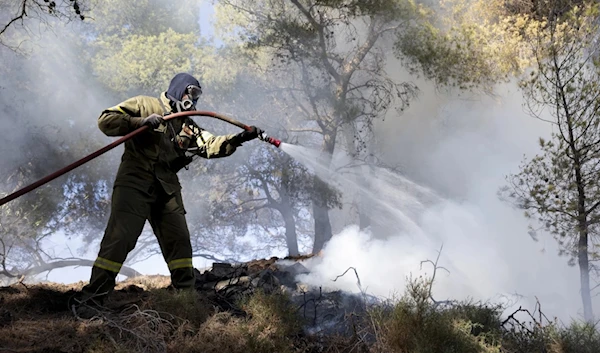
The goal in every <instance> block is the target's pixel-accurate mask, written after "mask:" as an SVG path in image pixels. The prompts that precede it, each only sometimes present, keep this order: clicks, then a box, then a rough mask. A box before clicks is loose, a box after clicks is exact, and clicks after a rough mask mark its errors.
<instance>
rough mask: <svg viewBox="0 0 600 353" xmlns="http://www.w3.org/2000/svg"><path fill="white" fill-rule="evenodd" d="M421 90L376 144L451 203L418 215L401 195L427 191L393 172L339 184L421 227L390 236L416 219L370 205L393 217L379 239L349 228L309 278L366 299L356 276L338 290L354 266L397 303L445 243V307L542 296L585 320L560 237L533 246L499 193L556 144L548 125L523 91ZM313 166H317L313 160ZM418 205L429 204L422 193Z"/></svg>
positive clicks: (547, 304) (548, 307)
mask: <svg viewBox="0 0 600 353" xmlns="http://www.w3.org/2000/svg"><path fill="white" fill-rule="evenodd" d="M420 87H425V88H426V89H424V92H423V94H422V95H421V97H420V99H419V100H418V101H417V102H416V103H415V104H413V107H412V108H411V109H409V110H408V111H407V112H406V114H405V115H403V116H401V117H400V118H399V120H395V121H394V120H391V119H388V120H387V121H385V122H383V123H382V124H381V125H380V126H379V130H378V132H377V136H378V138H377V140H378V141H379V142H380V143H381V144H382V146H383V150H384V152H385V155H386V160H387V162H390V163H393V164H398V165H400V166H402V174H405V175H408V176H410V179H411V180H412V181H414V182H416V183H417V184H420V187H429V188H431V192H432V193H435V194H437V195H439V196H440V197H441V200H442V201H439V200H438V201H436V202H429V203H422V204H421V205H420V207H417V212H414V210H415V207H409V206H410V205H409V204H410V202H409V201H410V200H412V199H411V198H407V197H406V196H407V195H409V192H407V191H402V190H405V189H407V188H408V189H412V190H413V193H414V191H415V190H416V189H417V187H416V186H410V183H407V182H406V181H403V179H402V178H400V177H398V178H390V177H389V176H386V173H388V172H387V171H385V172H384V171H383V170H379V171H377V170H375V171H374V172H371V173H370V174H368V177H367V179H368V183H367V184H365V185H361V186H360V187H357V185H349V184H348V183H347V182H346V183H345V184H344V180H341V181H340V182H341V183H342V184H344V190H345V191H346V194H347V195H348V194H354V193H357V192H359V193H360V192H362V193H364V194H368V195H371V196H372V198H373V199H379V200H382V202H385V204H386V205H389V204H394V205H395V207H396V210H397V212H399V213H401V214H403V215H404V216H408V217H409V218H410V219H411V220H413V221H414V222H415V223H416V224H418V225H419V227H420V228H419V229H417V230H415V229H411V228H408V227H393V229H392V230H391V231H390V223H392V224H393V223H395V224H396V225H402V224H403V223H406V221H405V220H403V217H404V216H402V217H399V216H398V215H394V213H393V212H392V213H390V212H389V210H388V212H387V213H386V210H385V208H386V207H387V206H386V207H381V203H379V205H378V206H379V207H370V209H371V210H372V212H371V214H370V216H372V218H374V219H377V218H378V217H379V218H384V219H388V222H387V224H384V229H381V224H382V223H381V222H378V223H379V226H380V228H379V229H378V230H377V231H375V230H374V229H377V227H372V228H371V229H367V230H364V231H360V230H359V229H358V226H356V225H346V226H343V227H342V229H341V231H339V233H338V234H337V235H335V236H334V238H333V239H332V240H331V242H329V243H328V244H327V246H326V247H325V249H324V251H323V254H322V257H316V258H313V259H311V260H310V261H309V262H308V265H307V266H308V267H309V268H310V269H311V270H312V274H311V275H308V276H303V277H302V280H303V281H305V282H308V283H310V284H312V285H319V286H324V287H326V288H331V289H336V288H337V289H344V290H348V291H353V292H358V291H359V286H358V285H357V279H356V277H355V275H354V273H353V272H349V273H347V274H346V275H345V276H344V277H341V278H339V279H337V280H336V281H333V280H334V279H335V278H336V277H337V276H338V275H340V274H342V273H343V272H344V271H346V270H347V269H348V268H349V267H354V268H356V270H357V273H358V275H359V277H360V281H361V285H362V289H364V290H366V292H367V293H368V294H371V295H376V296H380V297H386V298H389V297H391V296H397V295H401V294H402V293H403V291H404V288H405V285H406V281H407V278H408V277H409V276H412V277H418V276H420V275H425V276H430V275H432V273H433V272H432V271H433V266H432V265H431V263H427V262H426V263H421V262H422V261H425V260H431V261H435V260H436V257H437V256H438V251H439V250H440V249H441V248H442V246H443V248H442V251H441V255H440V258H439V263H438V265H439V266H443V267H444V268H446V269H447V270H448V272H446V271H444V270H438V272H437V274H436V281H435V284H434V298H435V299H436V300H446V299H453V300H466V299H473V300H478V301H488V300H489V301H493V302H500V303H505V304H507V305H512V306H513V307H514V306H516V307H518V306H519V305H523V306H524V307H528V308H533V306H534V305H535V302H536V300H537V299H539V301H540V303H541V305H542V307H543V310H544V312H545V313H546V314H548V315H551V316H556V317H558V318H559V319H561V320H564V321H565V322H568V321H569V320H570V318H575V317H576V318H581V317H582V314H581V304H580V302H581V301H580V296H579V275H578V269H577V268H576V267H570V266H568V265H567V260H568V259H567V258H565V257H559V256H558V248H557V245H556V243H555V241H554V239H552V237H551V235H548V234H542V235H541V236H540V238H539V241H538V242H535V241H534V240H533V239H532V238H531V237H530V236H529V235H528V220H527V219H525V217H524V216H523V213H522V211H519V210H515V209H513V208H511V207H510V205H508V204H507V203H504V202H502V201H500V200H499V198H498V196H497V191H498V189H499V188H500V187H501V186H503V185H505V184H504V181H505V176H506V175H507V174H509V173H516V172H518V166H519V163H520V162H521V161H522V159H523V156H525V155H526V156H528V157H532V156H533V155H535V153H536V152H537V151H538V147H537V144H536V142H537V140H538V138H539V137H544V136H548V134H549V133H550V126H549V124H547V123H543V122H541V121H539V120H536V119H534V118H531V117H529V116H528V115H527V114H526V113H525V111H524V110H523V108H522V103H523V100H522V97H521V96H520V94H519V92H518V90H517V89H516V85H514V84H508V85H506V86H504V87H501V88H500V89H499V91H498V96H496V97H494V98H490V97H479V98H476V99H469V100H465V99H460V98H454V99H448V98H447V97H446V98H444V97H442V96H439V95H437V94H436V92H435V90H434V89H432V88H431V87H429V90H427V87H428V86H427V84H421V85H420ZM292 155H295V153H294V151H292ZM304 158H306V159H307V160H316V156H306V151H305V153H304ZM334 160H335V158H334ZM315 168H316V169H319V166H316V167H313V169H315ZM322 172H323V171H322ZM329 179H331V176H330V178H329ZM338 179H339V178H338ZM421 194H422V193H421ZM418 199H419V200H425V198H424V196H423V195H421V196H420V197H419V198H418ZM376 204H377V203H376ZM411 210H412V211H413V212H412V214H411V212H410V211H411ZM381 231H383V232H384V234H386V236H384V237H383V238H382V237H381V233H380V232H381ZM536 298H537V299H536ZM595 304H596V305H598V304H600V302H599V301H598V300H596V303H595Z"/></svg>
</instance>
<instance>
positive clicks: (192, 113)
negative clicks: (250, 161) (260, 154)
mask: <svg viewBox="0 0 600 353" xmlns="http://www.w3.org/2000/svg"><path fill="white" fill-rule="evenodd" d="M184 116H208V117H212V118H215V119H219V120H222V121H225V122H228V123H230V124H232V125H235V126H237V127H239V128H242V129H244V130H247V131H249V130H251V128H250V126H248V125H245V124H242V123H241V122H239V121H236V120H234V119H232V118H230V117H228V116H225V115H222V114H218V113H213V112H208V111H201V110H194V111H189V112H180V113H174V114H169V115H166V116H164V117H163V118H164V120H171V119H175V118H180V117H184ZM146 130H148V126H142V127H140V128H138V129H136V130H134V131H132V132H130V133H129V134H127V135H125V136H123V137H121V138H119V139H118V140H116V141H115V142H113V143H111V144H109V145H106V146H104V147H102V148H101V149H99V150H97V151H96V152H94V153H91V154H89V155H87V156H85V157H83V158H81V159H80V160H78V161H76V162H73V163H71V164H69V165H68V166H66V167H64V168H62V169H60V170H57V171H56V172H54V173H52V174H50V175H47V176H46V177H44V178H42V179H40V180H38V181H36V182H34V183H32V184H30V185H27V186H26V187H24V188H22V189H19V190H17V191H15V192H13V193H12V194H10V195H8V196H6V197H3V198H2V199H0V206H2V205H4V204H5V203H7V202H10V201H12V200H14V199H16V198H18V197H20V196H22V195H25V194H26V193H28V192H30V191H33V190H35V189H36V188H38V187H40V186H42V185H44V184H46V183H48V182H50V181H52V180H54V179H56V178H58V177H59V176H61V175H63V174H66V173H68V172H70V171H71V170H73V169H75V168H77V167H79V166H81V165H83V164H85V163H87V162H89V161H91V160H92V159H94V158H96V157H98V156H100V155H102V154H104V153H106V152H108V151H110V150H111V149H113V148H115V147H117V146H118V145H120V144H122V143H123V142H125V141H127V140H129V139H131V138H133V137H134V136H136V135H139V134H140V133H142V132H144V131H146ZM259 139H260V140H262V141H265V142H268V143H270V144H272V145H273V146H275V147H279V145H280V144H281V141H280V140H278V139H276V138H274V137H270V136H267V135H266V134H265V133H262V134H261V135H259Z"/></svg>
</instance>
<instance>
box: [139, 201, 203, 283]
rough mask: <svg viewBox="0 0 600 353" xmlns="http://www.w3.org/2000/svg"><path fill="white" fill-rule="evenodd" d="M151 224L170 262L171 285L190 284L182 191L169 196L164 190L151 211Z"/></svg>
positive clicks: (189, 248)
mask: <svg viewBox="0 0 600 353" xmlns="http://www.w3.org/2000/svg"><path fill="white" fill-rule="evenodd" d="M150 224H151V225H152V229H153V230H154V234H156V238H157V239H158V243H159V244H160V248H161V250H162V253H163V256H164V258H165V261H166V262H167V265H168V266H169V271H170V272H171V283H172V284H173V286H174V287H175V288H193V287H194V283H195V276H194V267H193V265H192V244H191V243H190V232H189V230H188V226H187V221H186V219H185V209H184V207H183V200H182V198H181V192H177V193H175V194H174V195H170V196H169V195H166V194H164V195H163V196H162V197H161V198H160V199H159V202H157V203H156V204H155V205H154V206H153V209H152V211H151V214H150Z"/></svg>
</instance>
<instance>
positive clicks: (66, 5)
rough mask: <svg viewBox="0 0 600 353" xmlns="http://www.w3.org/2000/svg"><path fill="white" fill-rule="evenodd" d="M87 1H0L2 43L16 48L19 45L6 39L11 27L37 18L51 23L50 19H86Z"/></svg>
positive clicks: (67, 20)
mask: <svg viewBox="0 0 600 353" xmlns="http://www.w3.org/2000/svg"><path fill="white" fill-rule="evenodd" d="M85 13H87V1H85V0H73V1H70V2H62V1H60V2H58V4H57V3H56V1H49V0H44V1H39V0H19V1H8V0H2V1H0V14H1V15H0V44H1V45H4V46H7V47H10V48H13V49H16V48H17V47H18V45H14V46H13V45H11V44H8V43H7V42H6V41H5V39H6V36H7V33H8V31H9V30H10V29H12V28H14V27H21V28H26V26H25V22H28V20H37V21H41V22H42V23H45V24H49V23H50V21H49V19H52V18H54V19H58V20H60V21H63V22H69V21H72V20H75V19H79V20H81V21H83V20H85Z"/></svg>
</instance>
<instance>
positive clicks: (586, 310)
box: [577, 225, 594, 323]
mask: <svg viewBox="0 0 600 353" xmlns="http://www.w3.org/2000/svg"><path fill="white" fill-rule="evenodd" d="M584 226H585V225H584ZM586 228H587V227H586ZM578 245H579V246H578V251H577V257H578V259H579V277H580V280H581V301H582V303H583V318H584V319H585V321H587V322H589V323H593V322H594V311H593V308H592V296H591V293H590V292H591V291H590V263H589V259H588V234H587V231H585V232H580V234H579V244H578Z"/></svg>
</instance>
